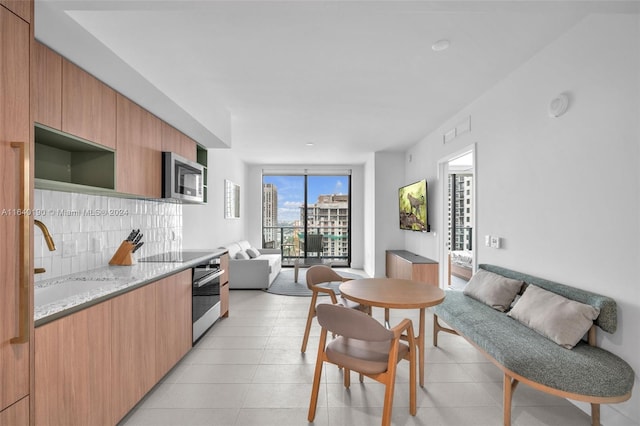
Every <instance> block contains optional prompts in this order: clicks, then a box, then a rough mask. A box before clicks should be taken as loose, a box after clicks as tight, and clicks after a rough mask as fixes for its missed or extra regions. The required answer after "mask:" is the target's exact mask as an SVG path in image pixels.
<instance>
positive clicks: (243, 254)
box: [236, 250, 249, 260]
mask: <svg viewBox="0 0 640 426" xmlns="http://www.w3.org/2000/svg"><path fill="white" fill-rule="evenodd" d="M236 259H238V260H248V259H249V255H248V254H247V252H246V251H244V250H240V251H238V252H237V253H236Z"/></svg>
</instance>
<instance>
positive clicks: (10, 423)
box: [0, 396, 29, 426]
mask: <svg viewBox="0 0 640 426" xmlns="http://www.w3.org/2000/svg"><path fill="white" fill-rule="evenodd" d="M28 424H29V397H28V396H26V397H24V398H22V399H21V400H20V401H18V402H16V403H15V404H13V405H12V406H10V407H8V408H6V409H5V410H3V411H0V425H2V426H5V425H6V426H22V425H28Z"/></svg>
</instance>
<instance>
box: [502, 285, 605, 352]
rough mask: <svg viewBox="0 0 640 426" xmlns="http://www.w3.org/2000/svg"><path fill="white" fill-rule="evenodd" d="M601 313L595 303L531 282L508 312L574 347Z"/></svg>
mask: <svg viewBox="0 0 640 426" xmlns="http://www.w3.org/2000/svg"><path fill="white" fill-rule="evenodd" d="M599 313H600V310H599V309H597V308H594V307H593V306H591V305H586V304H584V303H580V302H576V301H575V300H571V299H567V298H566V297H563V296H560V295H559V294H556V293H553V292H551V291H548V290H545V289H543V288H540V287H537V286H535V285H529V286H527V289H526V290H525V292H524V293H523V294H522V297H520V300H518V303H516V304H515V306H514V307H513V309H511V311H510V312H509V313H508V314H507V315H509V316H510V317H512V318H514V319H516V320H518V321H520V322H521V323H522V324H524V325H526V326H527V327H529V328H532V329H533V330H535V331H537V332H538V333H540V334H542V335H543V336H545V337H547V338H549V339H551V340H553V341H554V342H556V343H557V344H559V345H560V346H563V347H565V348H567V349H571V348H573V347H574V346H575V345H576V344H577V343H578V342H579V341H580V339H582V337H583V336H584V335H585V333H586V332H587V331H589V328H591V326H592V325H593V321H594V320H595V319H596V318H597V317H598V314H599Z"/></svg>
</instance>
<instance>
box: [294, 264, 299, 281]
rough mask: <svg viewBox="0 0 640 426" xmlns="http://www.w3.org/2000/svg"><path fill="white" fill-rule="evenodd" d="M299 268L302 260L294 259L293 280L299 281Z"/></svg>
mask: <svg viewBox="0 0 640 426" xmlns="http://www.w3.org/2000/svg"><path fill="white" fill-rule="evenodd" d="M298 268H300V262H299V261H298V259H296V260H294V261H293V282H294V283H297V282H298Z"/></svg>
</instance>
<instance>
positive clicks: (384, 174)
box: [373, 152, 419, 277]
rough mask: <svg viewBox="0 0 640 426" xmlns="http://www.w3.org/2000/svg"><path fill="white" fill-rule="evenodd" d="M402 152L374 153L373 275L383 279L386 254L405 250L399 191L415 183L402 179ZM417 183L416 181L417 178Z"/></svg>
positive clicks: (403, 177) (404, 232)
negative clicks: (391, 251) (389, 251)
mask: <svg viewBox="0 0 640 426" xmlns="http://www.w3.org/2000/svg"><path fill="white" fill-rule="evenodd" d="M404 159H405V158H404V153H398V152H377V153H376V154H375V163H374V168H375V172H374V174H375V177H374V179H375V180H374V182H375V199H374V202H373V205H374V206H375V218H376V220H375V232H374V238H373V250H374V265H373V266H374V276H375V277H384V276H385V269H386V268H385V266H386V264H385V251H386V250H397V249H404V248H405V245H404V237H405V234H406V233H408V232H410V231H403V230H401V229H400V217H399V210H398V188H400V187H401V186H403V185H406V184H408V183H411V182H414V181H411V182H409V181H407V180H405V176H404V166H405V165H404ZM416 180H419V179H416Z"/></svg>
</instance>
